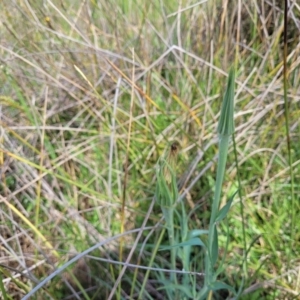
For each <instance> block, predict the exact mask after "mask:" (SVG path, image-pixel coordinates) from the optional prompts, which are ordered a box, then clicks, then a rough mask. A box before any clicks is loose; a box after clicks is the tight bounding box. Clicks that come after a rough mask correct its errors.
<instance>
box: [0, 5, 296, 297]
mask: <svg viewBox="0 0 300 300" xmlns="http://www.w3.org/2000/svg"><path fill="white" fill-rule="evenodd" d="M203 2H204V1H203ZM228 2H230V1H226V0H223V1H221V0H220V1H207V2H204V3H199V4H198V5H195V6H193V7H191V8H189V9H186V10H184V8H187V7H189V6H190V5H193V4H194V2H192V1H185V0H182V1H179V4H178V3H177V1H148V2H143V1H138V0H137V1H102V0H100V1H63V2H61V1H44V2H43V3H34V1H4V4H3V5H2V9H1V12H0V16H1V17H0V20H1V23H0V33H1V44H0V53H1V55H0V56H1V73H0V81H1V95H0V103H1V115H0V118H1V119H0V121H1V132H0V140H1V150H2V151H1V157H0V162H1V165H2V166H1V179H2V184H1V186H0V191H1V207H0V218H1V226H0V233H1V234H0V239H1V241H0V242H1V249H0V251H1V252H0V253H1V258H0V259H1V269H0V273H2V279H3V284H4V288H5V290H6V291H7V294H8V296H7V297H8V299H19V298H21V297H22V296H24V295H25V294H26V293H27V292H28V291H30V290H31V288H32V286H33V285H34V284H35V283H37V282H38V281H39V280H40V279H41V278H42V277H45V275H47V274H50V273H51V272H53V271H54V270H55V269H56V268H57V267H58V266H61V265H63V264H64V263H65V262H66V261H68V260H69V259H70V258H71V257H72V256H73V255H75V254H77V253H80V252H82V251H83V250H85V249H87V248H89V247H90V246H92V245H94V244H96V243H98V242H105V241H106V240H107V238H108V237H112V236H115V235H116V234H118V233H119V232H121V231H122V229H121V228H122V226H123V227H124V230H125V231H126V230H131V229H133V228H138V227H141V225H142V221H145V220H147V218H146V219H145V216H147V211H148V207H149V205H150V199H151V197H152V196H153V193H154V186H155V178H154V175H155V171H154V166H155V163H156V161H157V158H158V156H159V155H160V154H161V153H162V151H163V149H164V146H165V144H166V143H168V141H172V140H179V141H180V142H181V144H182V155H181V158H180V161H179V163H178V172H179V174H185V175H188V181H185V185H184V186H185V188H186V189H185V191H184V193H185V195H187V199H188V203H189V205H190V206H191V210H192V212H191V227H192V228H193V227H195V226H200V225H201V227H206V226H207V225H208V224H207V222H208V218H207V216H208V213H209V203H210V201H209V200H210V194H209V191H210V190H211V189H212V188H213V186H214V174H215V169H214V168H215V163H214V159H215V155H216V152H217V147H216V143H217V140H216V126H217V120H218V116H219V109H220V102H221V100H220V99H221V98H222V94H223V86H224V84H225V82H226V80H225V77H226V76H227V70H229V67H230V66H231V65H232V64H235V65H236V67H237V80H236V83H237V88H236V114H235V118H236V142H237V151H238V162H239V170H240V171H239V174H240V177H241V182H242V195H243V199H242V203H243V205H244V210H245V216H246V217H245V220H242V219H241V216H240V211H239V209H238V205H236V206H234V208H233V210H232V212H231V214H230V217H229V219H228V224H229V230H230V237H231V240H230V244H229V250H230V252H229V254H228V259H227V264H228V271H227V273H228V274H226V276H228V281H229V282H234V281H236V285H237V286H238V285H239V284H240V280H241V274H242V273H243V272H242V269H241V260H242V251H243V240H242V231H241V223H242V222H244V223H245V226H246V234H247V244H248V247H249V246H250V245H251V249H250V250H249V254H248V258H249V261H248V265H247V267H248V269H247V274H248V278H247V280H246V288H248V289H249V292H250V298H249V299H261V297H265V299H292V298H291V297H294V296H295V297H297V296H296V295H299V291H300V286H299V276H300V275H299V274H300V268H299V257H300V253H299V249H300V248H299V242H298V241H299V232H300V231H299V227H297V229H296V230H294V236H291V228H290V226H291V223H290V220H291V204H290V189H289V186H290V178H289V175H288V174H289V172H288V170H289V165H288V161H287V150H286V133H285V129H284V106H283V88H282V87H283V80H282V49H283V44H282V32H283V7H282V5H280V3H281V2H280V1H262V3H260V1H254V0H253V1H252V0H251V1H241V0H240V1H237V2H236V3H235V4H234V5H233V4H229V3H228ZM291 6H292V7H291V10H290V14H289V37H290V39H289V45H288V47H289V56H288V66H289V90H288V99H289V103H290V120H289V121H290V134H291V142H292V146H293V169H294V172H295V182H296V186H295V191H296V199H297V201H298V200H299V185H298V182H299V162H300V153H299V149H298V148H299V147H297V146H298V144H299V119H300V118H299V117H300V116H299V101H300V90H299V80H300V78H299V77H300V75H299V52H300V40H299V32H300V7H299V4H297V1H293V2H291ZM233 161H234V160H233V155H230V157H229V163H228V171H227V174H226V176H227V177H226V178H227V181H226V184H225V186H224V197H223V204H224V203H225V201H226V197H227V196H228V195H229V194H231V192H232V191H233V190H235V189H236V187H237V179H236V176H237V173H236V166H235V165H234V162H233ZM201 170H202V171H201ZM124 174H127V181H126V184H124V176H125V175H124ZM124 190H125V191H124ZM122 207H123V208H124V212H123V211H122V209H121V208H122ZM123 213H124V216H125V218H122V214H123ZM293 213H295V214H296V217H299V207H297V211H295V212H293ZM124 216H123V217H124ZM159 219H160V215H159V213H158V210H157V209H156V208H155V207H154V211H153V213H151V214H150V216H149V224H152V225H153V224H155V223H156V222H157V221H158V220H159ZM122 220H124V222H122ZM121 223H122V224H121ZM199 224H200V225H199ZM297 226H299V225H298V224H297ZM223 229H224V231H225V230H227V229H226V228H225V226H224V227H223ZM145 235H146V233H145ZM153 236H154V234H153ZM290 239H292V240H293V243H292V245H293V248H292V249H291V248H289V245H290ZM119 241H120V240H115V241H114V242H111V243H107V244H106V245H105V247H103V248H101V249H100V251H101V253H102V254H101V256H103V258H104V260H115V261H118V257H119V256H118V243H119ZM124 241H125V242H124ZM124 241H123V243H125V249H124V253H125V258H123V259H124V261H125V260H126V258H127V257H126V255H127V254H128V253H129V249H130V248H131V246H132V244H133V243H134V242H141V241H138V240H137V239H136V235H134V234H128V235H127V236H126V239H125V240H124ZM145 243H147V242H145ZM126 245H127V246H128V248H129V249H127V247H126ZM103 249H105V251H104V252H103ZM144 251H145V252H144V254H143V259H142V261H143V263H144V264H145V265H147V263H146V262H145V261H147V259H145V257H147V255H148V252H147V251H148V250H144ZM103 253H105V254H106V255H105V256H104V255H103ZM97 255H98V256H100V254H99V252H97V253H96V254H95V255H94V256H92V258H90V261H93V263H90V264H89V266H88V267H87V266H86V265H84V268H83V269H84V272H87V273H89V276H91V279H90V280H88V282H86V281H84V280H83V281H82V282H83V284H84V287H85V288H90V289H92V293H94V295H96V294H97V293H98V295H101V296H98V297H100V298H99V299H106V298H107V297H108V294H109V291H110V289H111V286H112V285H113V283H114V282H115V280H116V278H117V277H118V270H119V269H118V267H116V268H112V267H109V264H106V263H105V262H101V263H97V262H96V258H95V257H96V256H97ZM160 259H161V260H162V263H161V265H160V267H161V268H164V267H165V266H166V262H165V261H164V258H163V257H162V258H160ZM138 261H139V259H137V258H135V259H134V263H135V262H138ZM99 264H100V265H101V266H102V267H103V272H102V271H101V274H100V276H96V275H95V271H94V270H93V268H94V269H96V270H97V268H99ZM110 266H111V265H110ZM128 270H129V271H128V272H129V273H128V275H126V276H128V277H129V278H130V276H131V272H132V271H133V270H134V268H129V269H128ZM196 271H197V272H201V271H202V270H196ZM73 272H74V274H75V277H77V278H78V279H79V280H80V276H79V275H77V274H78V273H76V272H77V271H74V270H73ZM69 274H70V273H69ZM69 276H70V275H66V276H62V277H61V278H60V277H59V276H57V277H56V278H55V280H54V281H53V282H51V284H50V283H49V284H48V285H47V287H46V288H45V290H44V291H40V292H39V294H37V295H39V296H37V299H41V297H42V298H43V299H44V297H46V296H45V293H47V294H48V296H49V297H50V298H52V299H62V298H61V297H64V296H65V295H66V294H71V295H73V296H72V297H74V299H78V297H79V298H80V299H81V297H82V296H76V293H75V292H74V288H75V289H77V288H78V284H76V283H75V284H74V282H73V281H72V280H73V279H72V280H71V279H70V280H69V278H70V277H69ZM89 278H90V277H89ZM124 278H125V279H126V277H124ZM142 278H143V273H142V272H141V273H139V275H138V280H140V281H141V280H142ZM66 279H68V280H66ZM85 279H86V278H85ZM125 279H124V281H123V284H122V295H123V297H124V299H125V297H126V295H128V293H129V291H128V284H126V282H125V281H126V280H125ZM80 281H81V280H80ZM69 282H70V283H69ZM100 284H101V286H103V289H102V291H100V292H99V291H97V288H96V289H94V290H93V287H95V286H97V285H98V286H99V285H100ZM105 284H107V286H105ZM63 286H67V288H68V292H66V293H65V294H59V293H58V292H57V290H59V289H60V288H62V287H63ZM72 286H73V288H72ZM261 286H262V287H263V288H262V289H258V287H261ZM95 290H96V291H97V293H96V292H95ZM129 290H130V289H129ZM147 290H148V291H149V293H150V294H151V293H152V295H154V296H153V298H155V299H159V297H163V296H162V295H161V294H160V293H159V292H157V291H156V283H155V282H154V283H153V282H152V281H149V283H148V285H147ZM72 293H73V294H72ZM101 293H102V294H101ZM104 295H105V296H104ZM101 297H102V298H101ZM245 297H246V296H245ZM251 297H253V298H251ZM255 297H257V298H255ZM268 297H269V298H268ZM143 299H148V298H147V297H146V296H145V298H143ZM149 299H150V298H149ZM245 299H248V298H245Z"/></svg>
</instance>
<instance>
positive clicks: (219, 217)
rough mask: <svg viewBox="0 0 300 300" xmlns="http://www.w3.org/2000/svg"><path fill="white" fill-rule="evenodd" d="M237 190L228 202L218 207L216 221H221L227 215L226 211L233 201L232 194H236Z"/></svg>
mask: <svg viewBox="0 0 300 300" xmlns="http://www.w3.org/2000/svg"><path fill="white" fill-rule="evenodd" d="M237 192H238V191H236V192H235V193H234V194H233V195H232V196H231V197H230V199H229V200H228V202H227V203H226V204H225V205H224V206H223V207H222V208H221V209H220V211H219V213H218V216H217V218H216V222H220V221H222V220H223V219H224V218H225V217H226V215H227V213H228V211H229V209H230V207H231V204H232V201H233V199H234V196H235V195H236V194H237Z"/></svg>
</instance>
